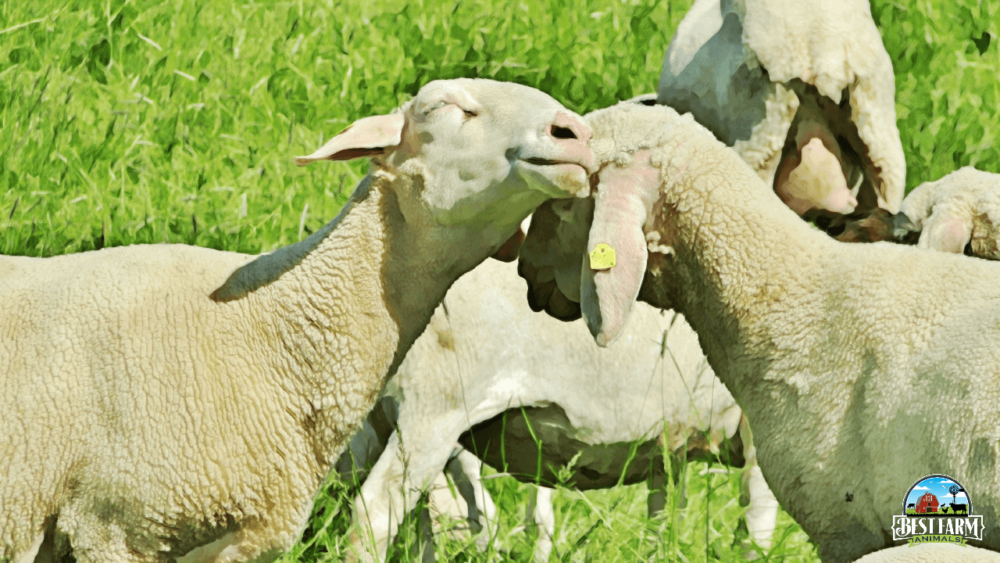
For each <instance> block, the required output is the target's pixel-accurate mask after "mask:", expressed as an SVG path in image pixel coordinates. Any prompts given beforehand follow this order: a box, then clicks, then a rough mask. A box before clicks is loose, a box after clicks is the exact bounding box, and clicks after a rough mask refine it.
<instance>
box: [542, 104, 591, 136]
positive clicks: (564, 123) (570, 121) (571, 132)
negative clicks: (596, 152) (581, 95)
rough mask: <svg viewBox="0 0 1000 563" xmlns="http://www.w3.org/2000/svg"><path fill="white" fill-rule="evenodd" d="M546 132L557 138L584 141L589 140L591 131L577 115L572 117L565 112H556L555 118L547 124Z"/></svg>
mask: <svg viewBox="0 0 1000 563" xmlns="http://www.w3.org/2000/svg"><path fill="white" fill-rule="evenodd" d="M547 132H548V134H549V135H551V136H552V138H554V139H557V142H558V140H560V139H576V140H578V141H582V142H584V143H586V142H587V141H589V140H590V137H591V136H592V135H593V132H592V131H591V130H590V127H588V126H587V124H586V123H584V122H583V121H582V120H581V119H580V118H579V117H574V116H572V115H569V114H568V113H566V112H562V111H560V112H557V113H556V118H555V119H554V120H552V123H550V124H549V128H548V131H547Z"/></svg>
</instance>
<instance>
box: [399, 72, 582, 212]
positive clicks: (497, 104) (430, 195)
mask: <svg viewBox="0 0 1000 563" xmlns="http://www.w3.org/2000/svg"><path fill="white" fill-rule="evenodd" d="M404 114H405V115H406V121H407V126H406V129H405V130H404V132H403V139H402V143H401V145H400V146H399V148H398V149H397V150H396V151H395V153H394V154H393V155H392V156H391V157H390V158H389V159H388V162H389V163H390V165H392V166H394V167H404V166H406V163H407V161H409V160H412V159H415V158H416V159H419V160H420V161H421V162H422V163H423V165H424V166H426V167H427V168H428V169H429V170H431V171H433V174H435V178H434V184H435V185H434V189H433V190H429V189H425V190H424V192H423V193H422V194H421V199H422V200H423V202H424V203H425V204H426V205H427V206H428V207H429V208H430V209H431V210H432V213H433V214H434V216H435V218H436V220H438V221H439V222H441V223H443V224H462V223H471V222H477V223H478V222H479V220H484V221H489V220H492V219H493V218H494V217H495V216H496V214H497V213H505V212H510V214H511V217H509V218H507V219H508V220H509V221H515V222H517V223H520V221H521V220H522V219H523V218H524V214H523V213H518V212H516V209H514V208H516V207H519V206H510V207H511V209H502V208H501V207H505V206H499V205H497V203H498V202H500V201H509V200H510V199H511V198H516V197H518V196H519V195H520V194H527V193H533V194H534V195H536V196H541V198H540V199H539V200H538V201H537V203H541V201H543V200H544V199H548V198H550V197H556V198H559V197H567V196H573V195H580V196H586V195H587V194H588V193H589V183H588V178H587V176H588V173H589V172H590V171H592V169H593V156H592V153H591V151H590V149H589V148H588V147H587V141H589V140H590V136H591V132H590V128H589V127H588V126H587V125H586V124H585V123H584V122H583V120H582V119H581V118H580V117H579V116H577V115H575V114H573V113H572V112H570V111H569V110H567V109H565V108H563V107H562V105H560V104H559V103H558V102H556V101H555V100H553V99H552V98H551V97H549V96H548V95H547V94H544V93H542V92H540V91H538V90H535V89H533V88H529V87H526V86H521V85H518V84H510V83H500V82H492V81H487V80H450V81H435V82H431V83H429V84H427V86H425V87H424V88H423V89H422V90H421V91H420V93H418V94H417V97H416V98H414V99H413V100H412V101H411V102H410V103H409V104H408V105H407V106H406V107H404ZM495 187H499V189H494V188H495ZM488 188H489V189H488ZM484 215H485V216H486V217H484ZM514 215H517V216H516V217H514Z"/></svg>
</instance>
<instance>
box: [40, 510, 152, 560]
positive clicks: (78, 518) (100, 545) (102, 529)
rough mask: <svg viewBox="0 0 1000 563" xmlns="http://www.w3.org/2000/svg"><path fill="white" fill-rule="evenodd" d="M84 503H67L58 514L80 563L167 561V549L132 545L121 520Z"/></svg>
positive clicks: (60, 528) (62, 530) (61, 525)
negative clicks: (147, 549)
mask: <svg viewBox="0 0 1000 563" xmlns="http://www.w3.org/2000/svg"><path fill="white" fill-rule="evenodd" d="M81 504H82V502H78V503H73V504H70V505H69V506H67V507H66V508H65V509H64V510H63V511H62V513H61V514H60V515H59V523H58V529H59V531H60V532H61V533H64V534H66V536H67V537H68V538H69V541H70V545H72V547H73V557H74V558H75V559H76V561H77V562H78V563H104V562H106V561H121V562H122V563H146V562H148V563H154V562H155V563H165V562H166V554H164V553H155V554H152V555H149V554H142V553H139V552H137V551H134V550H131V549H129V547H128V545H127V544H126V542H125V536H126V534H125V530H124V529H123V528H122V526H121V525H120V524H119V523H118V522H116V521H114V520H107V519H102V518H100V517H98V516H97V515H95V514H93V513H91V512H89V511H86V510H85V509H83V508H82V507H81ZM38 546H41V543H39V544H38ZM25 555H26V554H25Z"/></svg>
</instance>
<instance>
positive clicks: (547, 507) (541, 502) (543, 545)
mask: <svg viewBox="0 0 1000 563" xmlns="http://www.w3.org/2000/svg"><path fill="white" fill-rule="evenodd" d="M534 489H535V490H534V492H533V493H532V494H531V495H530V496H529V497H528V507H527V510H526V511H525V512H526V514H525V517H526V518H531V519H532V520H533V522H531V523H530V525H533V527H534V528H535V530H536V532H537V534H538V536H537V539H536V540H535V553H534V556H533V557H534V559H533V560H534V561H535V563H544V562H545V561H548V560H549V554H550V553H552V537H553V536H554V535H555V533H556V514H555V511H554V510H553V509H552V489H550V488H548V487H541V486H536V487H534Z"/></svg>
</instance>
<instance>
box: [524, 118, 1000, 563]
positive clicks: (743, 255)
mask: <svg viewBox="0 0 1000 563" xmlns="http://www.w3.org/2000/svg"><path fill="white" fill-rule="evenodd" d="M587 120H588V123H589V124H590V125H591V127H592V128H593V129H594V131H595V136H594V138H593V140H592V143H591V146H592V147H593V148H594V152H595V155H597V156H598V160H599V162H600V163H603V164H604V169H603V171H602V172H600V176H599V178H600V184H599V189H598V190H597V193H596V205H595V209H594V219H593V222H592V227H591V229H590V233H589V240H588V243H587V246H586V247H584V248H581V249H579V250H578V251H577V252H576V253H575V256H576V257H581V256H585V255H586V254H585V253H587V251H593V250H594V249H595V248H596V245H597V244H600V243H603V244H607V245H609V246H610V248H611V249H614V250H615V251H616V253H617V264H616V265H615V266H614V267H612V268H610V269H602V270H600V271H593V270H591V269H590V268H584V271H583V272H582V276H581V282H580V283H581V288H580V295H581V299H582V308H583V314H584V317H585V318H586V319H587V323H588V326H589V327H590V329H591V332H592V333H593V334H594V335H595V337H596V340H597V342H598V343H599V344H602V345H607V344H608V343H610V342H611V341H613V340H614V339H615V338H616V337H617V336H618V334H620V333H621V331H622V329H623V328H624V327H625V322H626V320H627V318H628V315H629V312H630V310H631V308H632V304H633V302H634V300H635V299H636V298H637V297H639V298H640V299H642V300H644V301H647V302H649V303H652V304H653V305H655V306H658V307H664V308H667V307H671V308H674V309H676V310H677V311H678V312H680V313H682V314H684V315H685V318H686V319H688V322H690V323H691V326H692V327H693V328H694V329H695V331H696V332H697V333H698V336H699V341H700V343H701V345H702V349H703V350H705V353H706V356H707V358H708V361H709V364H710V365H711V366H712V368H713V369H714V370H715V372H716V374H717V375H718V376H719V378H720V379H721V380H722V381H723V382H724V383H725V384H726V386H727V387H728V388H729V390H730V391H731V392H732V393H733V396H734V397H735V398H736V400H737V403H738V404H739V405H740V406H741V407H742V408H743V410H744V413H745V415H746V417H747V419H748V420H749V421H750V424H751V426H752V428H753V431H754V443H755V445H756V446H757V460H758V463H759V465H760V467H761V469H762V470H763V472H764V476H765V477H766V479H767V483H768V485H769V486H770V488H771V490H772V491H774V494H775V496H776V497H777V498H778V500H779V501H780V502H781V504H782V506H783V507H784V508H785V509H786V510H787V511H788V512H789V513H790V514H791V515H792V517H793V518H795V520H796V521H797V522H798V523H799V524H800V525H801V526H802V528H803V530H805V532H806V533H808V534H809V536H810V537H811V538H812V539H813V541H815V542H816V544H817V545H818V549H819V554H820V556H821V557H822V558H823V560H824V561H834V562H839V561H850V560H852V559H854V558H857V557H860V556H862V555H864V554H866V553H869V552H872V551H875V550H878V549H881V548H884V547H887V546H889V545H891V540H889V539H887V538H891V533H890V530H891V526H892V515H893V514H894V513H897V512H898V511H899V504H898V495H899V494H900V492H901V491H905V490H907V488H908V487H909V486H910V485H911V484H912V483H913V482H915V481H916V480H917V479H919V478H920V477H922V476H924V475H928V474H934V473H943V474H946V475H950V476H952V477H953V478H955V479H956V480H958V481H960V482H961V483H963V484H964V485H965V487H966V489H968V490H969V493H970V495H974V496H975V498H976V499H977V502H976V508H975V510H976V512H977V513H978V514H981V515H983V516H984V520H985V522H996V521H997V517H998V516H1000V473H998V472H997V470H996V463H997V457H998V454H1000V451H998V450H1000V448H998V442H1000V410H998V408H997V405H998V404H1000V366H998V360H1000V357H998V355H997V353H996V347H995V346H994V345H993V342H994V341H995V340H996V339H997V337H998V336H1000V335H998V332H997V331H998V320H1000V311H998V309H997V305H998V303H1000V287H997V285H996V282H995V280H996V278H997V277H998V275H1000V267H998V266H997V265H995V264H992V263H990V262H988V261H984V260H976V259H972V258H969V257H965V256H954V255H950V254H945V253H940V252H931V251H927V250H924V249H917V248H906V247H902V246H899V245H892V244H878V243H876V244H867V245H847V244H841V243H838V242H836V241H834V240H832V239H830V238H829V237H828V236H826V235H824V234H823V233H821V232H820V231H818V230H816V229H813V228H811V227H810V226H808V225H807V224H805V223H804V222H802V221H801V220H799V219H798V218H797V217H796V216H795V214H794V213H792V212H790V211H789V210H788V209H787V208H786V207H785V206H784V205H782V204H781V202H780V201H779V199H778V198H776V197H775V196H774V195H773V194H771V193H769V192H768V190H765V189H761V181H760V178H759V177H757V176H756V175H755V174H754V173H753V171H752V170H751V169H749V168H748V167H747V166H746V164H745V163H744V162H742V161H741V160H740V159H739V157H738V155H737V154H735V153H734V152H733V151H731V150H729V149H727V148H726V147H725V146H724V145H723V144H722V143H719V142H718V141H717V140H716V139H714V138H713V136H712V135H711V133H709V132H708V131H707V130H706V129H705V128H704V127H702V126H700V125H698V124H697V123H695V122H694V120H693V118H691V117H690V116H683V117H681V116H679V115H678V114H677V113H676V112H675V111H673V110H672V109H669V108H663V107H657V108H649V107H644V106H640V105H635V104H623V105H619V106H616V107H614V108H611V109H608V110H603V111H600V112H596V113H594V114H591V115H589V116H588V117H587ZM533 236H534V232H533V231H531V232H529V233H528V240H526V241H525V245H528V244H529V242H532V237H533ZM532 244H534V243H533V242H532ZM538 244H542V243H538ZM542 269H543V268H540V267H539V266H537V265H536V266H535V267H534V268H531V269H528V271H541V270H542ZM522 271H525V269H524V268H522ZM647 272H648V275H647ZM529 285H533V284H532V283H531V280H530V279H529ZM549 291H551V289H549ZM982 546H983V547H986V548H989V549H992V550H997V549H1000V528H997V527H996V526H987V528H986V531H985V532H984V534H983V542H982Z"/></svg>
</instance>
